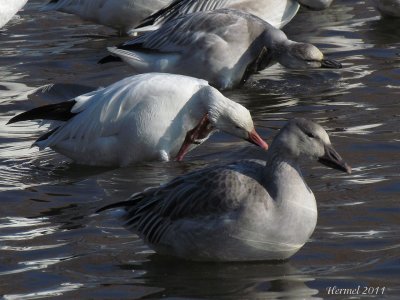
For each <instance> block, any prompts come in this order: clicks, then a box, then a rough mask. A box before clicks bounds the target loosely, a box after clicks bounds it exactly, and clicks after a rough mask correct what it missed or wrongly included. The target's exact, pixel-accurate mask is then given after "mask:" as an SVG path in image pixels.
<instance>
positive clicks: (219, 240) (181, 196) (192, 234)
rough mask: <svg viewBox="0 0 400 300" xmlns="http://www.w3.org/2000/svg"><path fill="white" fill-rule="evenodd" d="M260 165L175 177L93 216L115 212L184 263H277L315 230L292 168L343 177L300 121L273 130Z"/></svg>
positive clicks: (315, 132)
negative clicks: (313, 165)
mask: <svg viewBox="0 0 400 300" xmlns="http://www.w3.org/2000/svg"><path fill="white" fill-rule="evenodd" d="M266 155H267V161H266V162H265V161H258V160H242V161H238V162H235V163H231V164H228V165H222V166H211V167H208V168H205V169H201V170H198V171H194V172H191V173H188V174H185V175H182V176H179V177H177V178H175V179H173V180H172V181H170V182H169V183H167V184H164V185H162V186H160V187H155V188H151V189H147V190H145V191H144V192H142V193H138V194H134V195H133V196H132V197H131V198H130V199H129V200H127V201H124V202H119V203H115V204H111V205H108V206H105V207H103V208H101V209H100V210H98V212H100V211H103V210H105V209H111V208H123V209H124V217H123V218H124V220H125V226H126V227H127V228H128V229H129V230H132V231H133V232H135V233H138V234H139V235H140V236H141V237H142V238H143V239H144V240H145V241H146V242H147V243H148V244H149V245H150V247H151V248H153V249H154V250H155V251H156V252H158V253H160V254H165V255H172V256H177V257H180V258H184V259H189V260H203V261H252V260H282V259H287V258H289V257H290V256H292V255H293V254H294V253H296V252H297V251H298V250H299V249H300V248H301V247H302V246H303V245H304V244H305V243H306V242H307V240H308V239H309V237H310V236H311V234H312V233H313V231H314V228H315V225H316V223H317V205H316V202H315V197H314V194H313V192H312V191H311V190H310V188H309V187H308V186H307V184H306V183H305V181H304V178H303V177H302V175H301V171H300V167H299V162H300V161H304V159H305V158H311V159H315V160H318V161H319V162H320V163H322V164H325V165H327V166H329V167H331V168H335V169H338V170H340V171H344V172H347V173H351V168H350V166H348V165H347V164H346V163H345V162H344V160H343V159H342V158H341V157H340V155H339V154H338V153H337V152H336V151H335V150H334V148H333V147H332V145H331V142H330V140H329V137H328V134H327V133H326V131H325V130H324V129H323V128H322V127H321V126H320V125H318V124H316V123H313V122H311V121H309V120H306V119H293V120H291V121H290V122H288V123H287V125H286V126H285V127H284V128H283V129H281V131H280V132H279V134H278V135H277V136H276V137H275V139H274V141H273V143H272V145H271V147H270V149H269V150H268V152H266Z"/></svg>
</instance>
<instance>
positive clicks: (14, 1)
mask: <svg viewBox="0 0 400 300" xmlns="http://www.w3.org/2000/svg"><path fill="white" fill-rule="evenodd" d="M26 2H28V0H0V28H2V27H3V26H4V25H6V24H7V22H8V21H10V20H11V18H12V17H13V16H14V15H15V14H16V13H17V12H18V11H19V10H20V9H21V8H22V7H24V5H25V4H26Z"/></svg>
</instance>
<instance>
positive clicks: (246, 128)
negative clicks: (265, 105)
mask: <svg viewBox="0 0 400 300" xmlns="http://www.w3.org/2000/svg"><path fill="white" fill-rule="evenodd" d="M208 118H209V120H210V123H211V124H212V126H213V127H214V128H215V129H217V130H221V131H223V132H226V133H229V134H231V135H234V136H236V137H238V138H241V139H244V140H247V141H249V142H250V143H252V144H255V145H257V146H259V147H261V148H263V149H268V144H267V143H266V142H264V140H263V139H262V138H261V137H260V135H259V134H258V133H257V131H256V130H255V128H254V123H253V119H252V117H251V114H250V112H249V111H248V109H247V108H245V107H244V106H243V105H240V104H239V103H236V102H234V101H232V100H230V99H228V98H226V97H224V96H223V95H220V96H218V97H214V99H213V100H212V101H210V104H209V107H208Z"/></svg>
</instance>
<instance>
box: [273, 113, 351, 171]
mask: <svg viewBox="0 0 400 300" xmlns="http://www.w3.org/2000/svg"><path fill="white" fill-rule="evenodd" d="M275 140H276V141H275ZM275 140H274V142H273V145H272V147H274V150H275V149H276V150H277V151H280V152H281V153H282V154H284V155H288V156H289V157H291V158H293V159H295V160H298V159H300V158H301V157H308V158H311V159H317V160H318V161H319V162H320V163H322V164H324V165H326V166H328V167H331V168H334V169H337V170H340V171H344V172H347V173H349V174H350V173H351V167H350V166H349V165H348V164H347V163H346V162H345V161H344V160H343V159H342V158H341V156H340V155H339V153H337V152H336V150H335V149H334V148H333V146H332V144H331V141H330V140H329V136H328V134H327V133H326V131H325V130H324V129H323V128H322V126H320V125H318V124H317V123H314V122H312V121H309V120H306V119H303V118H296V119H293V120H291V121H289V122H288V123H287V124H286V125H285V126H284V127H283V128H282V130H281V131H280V133H279V135H278V136H277V137H276V139H275Z"/></svg>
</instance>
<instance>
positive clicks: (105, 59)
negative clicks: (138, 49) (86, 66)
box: [97, 55, 122, 65]
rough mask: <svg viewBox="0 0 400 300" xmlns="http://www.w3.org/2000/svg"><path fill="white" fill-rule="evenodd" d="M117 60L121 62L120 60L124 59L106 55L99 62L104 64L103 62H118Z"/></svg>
mask: <svg viewBox="0 0 400 300" xmlns="http://www.w3.org/2000/svg"><path fill="white" fill-rule="evenodd" d="M117 61H118V62H120V61H122V59H121V58H120V57H118V56H113V55H108V56H105V57H103V58H102V59H100V60H99V61H98V62H97V63H98V64H100V65H102V64H106V63H109V62H117Z"/></svg>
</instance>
